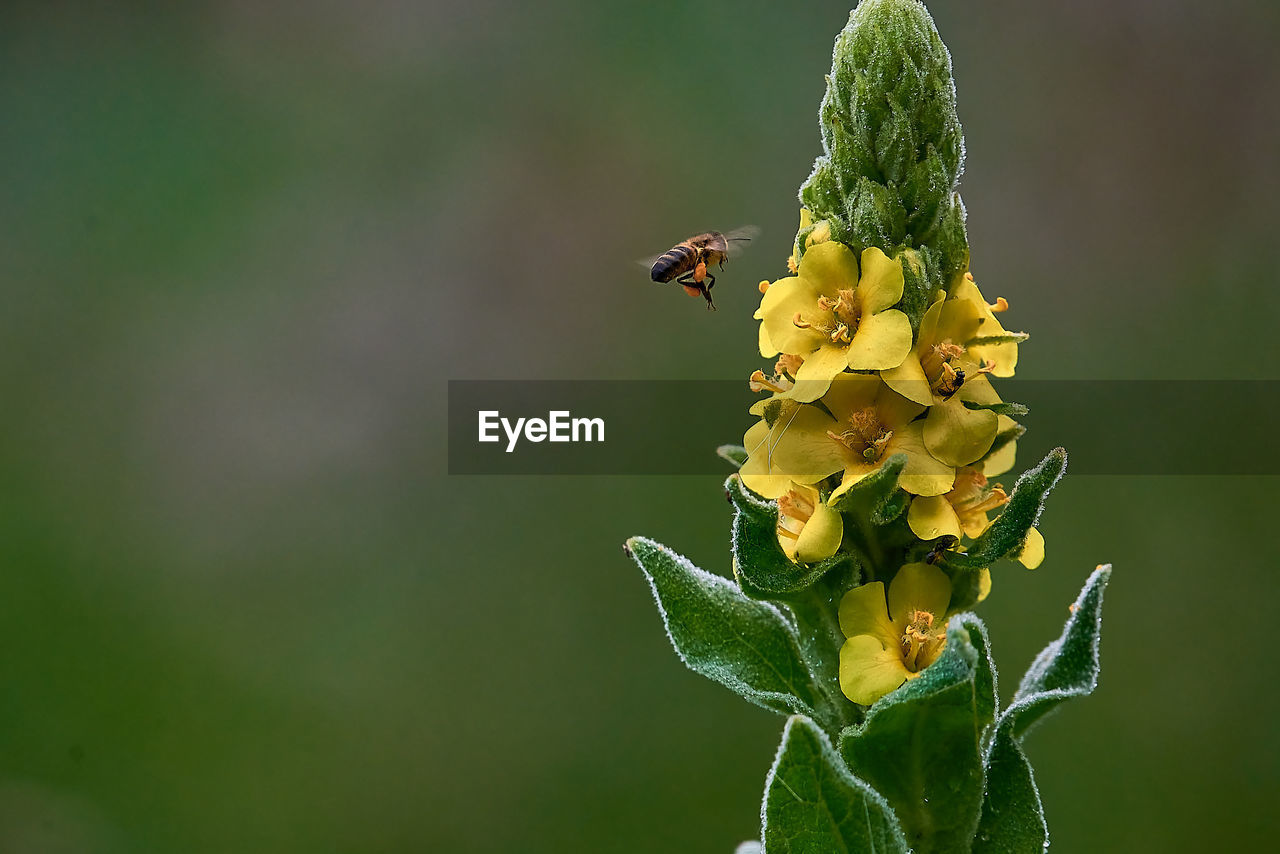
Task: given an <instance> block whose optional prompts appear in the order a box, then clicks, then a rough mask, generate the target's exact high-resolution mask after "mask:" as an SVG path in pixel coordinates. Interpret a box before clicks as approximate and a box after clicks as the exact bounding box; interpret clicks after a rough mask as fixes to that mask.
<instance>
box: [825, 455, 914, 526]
mask: <svg viewBox="0 0 1280 854" xmlns="http://www.w3.org/2000/svg"><path fill="white" fill-rule="evenodd" d="M906 465H907V455H906V454H894V455H893V456H891V457H889V459H887V460H885V461H884V463H883V464H881V466H880V468H878V469H876V470H875V471H873V472H872V473H871V474H869V475H867V476H866V477H864V478H863V479H862V480H860V481H858V482H857V483H856V484H854V485H853V486H851V487H849V490H848V491H847V492H845V494H844V495H842V496H840V498H839V499H838V500H837V501H836V503H835V504H833V505H832V506H833V507H835V508H836V509H837V510H839V511H840V512H841V513H849V514H852V515H858V516H862V517H870V518H872V520H873V521H875V523H876V524H879V525H887V524H888V523H889V522H892V521H893V520H894V519H896V518H898V516H900V515H901V514H902V511H903V510H905V509H906V505H907V504H908V503H910V499H909V498H907V500H906V502H905V503H904V502H903V501H902V498H903V497H904V495H905V493H904V492H903V490H901V489H899V488H898V478H899V477H900V476H901V475H902V470H903V469H904V468H906Z"/></svg>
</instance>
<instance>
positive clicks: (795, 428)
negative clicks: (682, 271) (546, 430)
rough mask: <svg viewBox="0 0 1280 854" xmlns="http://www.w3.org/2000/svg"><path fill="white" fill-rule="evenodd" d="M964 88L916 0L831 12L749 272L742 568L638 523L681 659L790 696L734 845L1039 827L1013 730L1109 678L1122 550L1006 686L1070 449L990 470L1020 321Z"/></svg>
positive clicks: (755, 688)
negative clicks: (973, 265)
mask: <svg viewBox="0 0 1280 854" xmlns="http://www.w3.org/2000/svg"><path fill="white" fill-rule="evenodd" d="M955 102H956V98H955V84H954V82H953V80H952V76H951V58H950V55H949V54H948V52H947V49H946V47H945V46H944V45H943V43H942V40H941V39H940V38H939V36H938V32H937V30H936V28H935V27H934V24H933V21H932V19H931V18H930V16H929V13H928V11H927V10H926V9H925V7H924V6H923V5H922V4H921V3H920V2H918V0H864V2H862V3H861V4H860V5H859V6H858V7H857V9H856V10H854V12H853V13H852V14H851V15H850V18H849V23H848V25H847V26H846V27H845V29H844V30H843V32H841V33H840V35H839V36H838V37H837V39H836V43H835V51H834V56H833V61H832V67H831V74H830V76H829V77H828V78H827V91H826V95H825V96H824V97H823V99H822V105H821V109H820V112H819V117H820V127H821V133H822V147H823V154H822V155H821V156H820V157H819V158H818V159H817V162H816V163H815V165H814V168H813V172H812V174H810V176H809V177H808V179H807V180H806V181H805V182H804V184H803V186H801V188H800V201H801V204H802V206H803V207H802V209H801V211H800V228H799V231H798V233H797V235H796V238H795V242H794V245H793V246H792V253H791V257H790V258H788V267H789V271H790V273H791V275H789V276H786V277H784V278H781V279H779V280H778V281H775V282H772V283H769V282H761V284H760V290H761V292H762V298H761V301H760V307H759V310H758V311H757V312H756V318H757V319H758V320H759V321H760V326H759V348H760V353H761V356H763V357H764V358H765V359H768V360H771V361H772V362H773V366H772V368H771V369H770V370H769V371H768V372H766V371H763V370H761V371H756V372H755V373H754V374H753V375H752V377H751V379H750V385H751V387H752V388H753V389H754V390H756V391H757V392H759V393H760V394H761V397H760V399H759V400H758V402H757V403H756V404H755V405H754V406H753V407H752V408H751V414H752V415H753V416H754V417H755V419H756V420H755V422H754V424H753V425H752V426H751V427H750V429H748V430H747V431H746V436H745V439H744V444H743V445H742V446H725V447H723V448H721V449H720V453H721V456H723V457H725V458H726V459H728V460H729V461H731V462H732V463H734V464H735V465H737V466H739V470H738V472H737V473H736V474H734V475H732V476H730V477H729V479H728V481H727V482H726V485H725V488H726V490H727V492H728V497H729V499H730V501H731V502H732V504H733V508H734V512H733V523H732V546H731V551H732V579H730V578H727V577H723V576H719V575H714V574H711V573H707V572H704V571H702V570H700V569H698V568H697V567H695V566H693V565H692V564H691V563H690V562H689V561H688V560H686V559H685V558H684V557H682V556H680V555H678V554H676V553H675V552H673V551H671V550H670V549H668V548H666V547H665V546H662V545H660V544H658V543H656V542H654V541H652V540H649V539H645V538H643V537H635V538H632V539H631V540H629V541H628V542H627V551H628V553H629V554H630V555H631V556H632V558H633V559H634V560H635V561H636V563H638V564H639V565H640V568H641V569H642V570H643V571H644V573H645V575H646V576H647V578H648V580H649V582H650V584H651V586H652V588H653V592H654V595H655V597H656V599H657V604H658V610H659V611H660V612H661V615H662V618H663V621H664V623H665V625H666V629H667V633H668V635H669V636H670V639H671V642H672V644H673V645H674V646H675V648H676V652H677V653H678V654H679V655H680V657H681V659H683V661H684V662H685V664H687V665H688V666H689V667H690V668H691V669H692V670H694V671H695V672H698V673H701V674H703V675H704V676H708V677H710V678H712V679H714V680H716V681H718V682H720V683H721V684H723V685H725V686H727V687H728V688H730V689H732V690H733V691H736V692H737V693H739V694H740V695H742V696H743V697H744V698H745V699H746V700H748V701H750V702H752V703H755V704H756V705H759V706H763V707H764V708H766V709H769V710H771V711H774V712H777V713H779V714H782V715H786V716H788V717H787V722H786V726H785V727H784V729H783V733H782V743H781V745H780V746H779V748H778V752H777V756H776V759H775V761H774V763H773V767H772V768H771V769H770V771H769V774H768V776H767V778H766V780H765V787H764V788H765V791H764V801H763V805H762V808H761V824H762V827H761V836H760V840H759V841H752V842H745V843H743V844H742V845H741V846H740V847H739V849H738V851H739V852H740V854H747V852H759V851H764V852H768V854H773V853H774V852H792V853H793V854H801V852H811V854H828V852H880V854H887V852H906V851H914V852H919V854H927V853H928V852H984V854H985V852H1033V851H1035V852H1038V851H1042V850H1043V849H1045V848H1046V847H1047V846H1048V843H1049V835H1048V828H1047V825H1046V823H1045V818H1044V812H1043V809H1042V807H1041V803H1040V797H1039V793H1038V791H1037V789H1036V784H1035V779H1034V776H1033V774H1032V770H1031V765H1030V763H1029V761H1028V759H1027V756H1026V754H1025V752H1024V751H1023V746H1022V739H1023V737H1024V735H1025V734H1026V732H1027V730H1028V728H1030V727H1031V725H1032V724H1034V723H1036V722H1037V721H1038V720H1039V719H1040V718H1041V717H1042V716H1044V715H1045V714H1046V713H1047V712H1049V711H1051V710H1052V709H1053V708H1054V707H1055V706H1057V705H1058V704H1059V703H1060V702H1061V701H1063V700H1065V699H1067V698H1069V697H1073V696H1077V695H1082V694H1088V693H1090V692H1091V691H1092V690H1093V688H1094V686H1095V685H1096V682H1097V675H1098V642H1099V631H1100V609H1101V605H1102V594H1103V589H1104V587H1105V586H1106V583H1107V580H1108V578H1109V576H1110V569H1109V567H1099V568H1098V569H1097V570H1095V571H1094V572H1093V574H1092V575H1091V576H1090V577H1089V579H1088V581H1087V583H1086V584H1085V586H1084V589H1083V591H1082V592H1081V593H1080V596H1079V598H1078V599H1077V600H1076V601H1075V603H1074V604H1072V605H1071V606H1070V609H1069V617H1068V619H1067V622H1066V627H1065V628H1064V629H1063V631H1062V634H1061V636H1060V637H1059V638H1058V639H1057V640H1055V641H1053V642H1052V643H1050V644H1049V645H1048V646H1047V647H1046V648H1045V649H1044V651H1043V652H1042V653H1041V654H1040V656H1039V657H1038V658H1037V659H1036V660H1035V662H1034V663H1033V664H1032V665H1031V668H1030V669H1029V670H1028V671H1027V673H1026V674H1025V675H1024V676H1023V678H1022V681H1021V683H1020V684H1019V686H1018V689H1017V691H1016V692H1015V693H1014V695H1013V699H1012V702H1010V703H1009V705H1008V706H1007V707H1005V708H1003V709H1001V708H1000V707H999V702H998V699H997V695H996V671H995V667H994V665H993V663H992V660H991V655H990V644H989V642H988V638H987V631H986V628H985V627H984V625H983V623H982V621H981V620H980V619H979V618H978V617H976V616H975V615H974V614H973V613H972V609H973V608H974V607H975V606H976V605H978V604H979V603H980V602H982V600H983V599H985V598H986V597H987V596H988V594H989V593H990V592H991V590H992V586H993V575H996V576H998V575H999V573H1000V572H1001V571H1006V572H1007V571H1020V570H1017V569H1015V568H1014V567H1016V565H1017V563H1019V562H1020V563H1021V564H1022V565H1023V566H1024V567H1026V568H1035V567H1036V566H1038V565H1039V564H1040V562H1041V560H1042V559H1043V557H1044V540H1043V538H1042V537H1041V535H1040V533H1039V532H1038V531H1037V530H1036V527H1035V525H1036V521H1037V519H1038V518H1039V516H1040V512H1041V509H1042V508H1043V505H1044V501H1045V497H1046V496H1047V494H1048V493H1049V490H1050V489H1051V488H1052V487H1053V485H1054V484H1055V483H1056V482H1057V480H1058V479H1059V478H1060V477H1061V475H1062V473H1063V470H1064V468H1065V465H1066V453H1065V452H1064V451H1063V450H1062V449H1060V448H1059V449H1056V450H1054V451H1052V452H1051V453H1050V454H1049V455H1048V456H1047V457H1046V458H1045V459H1044V460H1043V461H1042V462H1040V463H1039V464H1038V465H1036V466H1035V467H1034V468H1031V469H1030V470H1028V471H1026V472H1025V473H1023V474H1022V475H1021V476H1020V477H1019V478H1018V479H1017V481H1016V483H1014V485H1013V488H1012V489H1011V490H1009V491H1006V490H1005V489H1004V487H1002V486H1001V485H1000V483H998V482H996V480H995V479H996V478H998V477H1001V476H1003V475H1005V473H1006V472H1008V471H1010V469H1011V468H1012V467H1013V465H1014V453H1015V449H1016V440H1017V438H1018V436H1019V435H1020V434H1021V433H1022V432H1023V428H1022V427H1021V426H1020V425H1019V424H1018V423H1017V421H1016V419H1017V418H1018V417H1020V416H1021V415H1023V414H1025V411H1026V410H1025V409H1024V408H1023V407H1020V406H1019V405H1017V404H1015V403H1009V402H1005V401H1003V400H1002V399H1001V398H1000V396H999V394H998V392H997V390H996V382H993V380H998V379H999V378H1002V377H1008V376H1012V375H1013V372H1014V368H1015V366H1016V364H1017V360H1018V346H1019V344H1020V343H1021V342H1022V341H1023V340H1025V338H1026V335H1024V334H1022V333H1018V332H1010V331H1008V330H1007V329H1006V328H1005V325H1004V323H1003V322H1002V319H1001V318H1002V316H1003V314H1004V312H1005V310H1006V309H1008V307H1009V306H1008V304H1007V302H1006V301H1005V300H1003V299H997V300H995V302H988V301H987V300H986V298H985V297H984V296H983V295H982V293H981V291H979V289H978V286H977V283H976V282H975V281H974V278H973V276H972V275H971V274H970V272H969V246H968V240H967V238H966V234H965V211H964V206H963V204H962V203H961V201H960V196H959V194H958V193H956V192H955V188H956V185H957V182H958V180H959V176H960V172H961V168H962V164H963V160H964V140H963V137H962V135H961V130H960V123H959V121H958V119H957V117H956V109H955ZM993 569H994V570H995V572H994V573H993V571H992V570H993ZM996 586H997V587H998V582H997V583H996Z"/></svg>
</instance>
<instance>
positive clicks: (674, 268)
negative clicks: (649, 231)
mask: <svg viewBox="0 0 1280 854" xmlns="http://www.w3.org/2000/svg"><path fill="white" fill-rule="evenodd" d="M697 257H698V253H697V252H695V251H694V250H693V248H692V247H690V246H685V245H684V244H681V245H679V246H673V247H672V248H670V249H668V250H667V251H666V252H663V253H662V254H661V255H659V256H658V260H656V261H654V262H653V270H651V271H650V273H651V275H652V276H653V280H654V281H655V282H669V281H671V280H672V279H674V278H675V277H676V276H679V275H680V274H682V273H687V272H689V271H690V270H692V269H693V266H694V259H696V258H697Z"/></svg>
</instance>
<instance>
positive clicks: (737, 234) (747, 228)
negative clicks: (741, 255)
mask: <svg viewBox="0 0 1280 854" xmlns="http://www.w3.org/2000/svg"><path fill="white" fill-rule="evenodd" d="M759 236H760V227H759V226H756V225H744V226H743V227H742V228H735V229H734V230H733V231H726V232H725V235H724V239H725V240H753V239H755V238H757V237H759Z"/></svg>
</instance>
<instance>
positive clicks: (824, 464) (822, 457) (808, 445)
mask: <svg viewBox="0 0 1280 854" xmlns="http://www.w3.org/2000/svg"><path fill="white" fill-rule="evenodd" d="M838 428H839V425H838V424H836V422H834V421H832V420H831V416H829V415H827V414H826V413H825V412H823V411H822V410H821V409H819V408H817V407H816V406H801V407H800V408H799V409H797V410H796V411H795V412H793V413H792V414H791V415H790V416H787V417H783V418H779V419H778V420H777V422H776V423H775V424H774V435H773V438H772V439H771V440H770V443H771V445H772V454H771V456H772V464H773V468H772V472H776V473H778V474H785V475H787V476H788V477H790V478H791V479H792V480H794V481H795V482H796V483H817V482H818V481H820V480H822V479H823V478H824V477H826V476H828V475H832V474H835V473H836V472H838V471H841V470H843V469H844V467H845V464H846V462H847V461H848V458H849V457H851V456H852V452H850V451H849V449H848V448H846V447H845V446H844V445H843V444H841V443H840V442H838V441H836V440H835V439H832V438H831V437H830V436H828V435H827V431H829V430H835V429H838Z"/></svg>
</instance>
